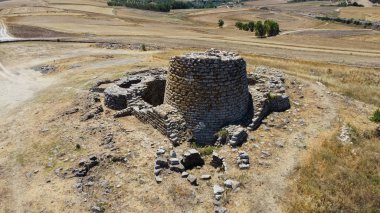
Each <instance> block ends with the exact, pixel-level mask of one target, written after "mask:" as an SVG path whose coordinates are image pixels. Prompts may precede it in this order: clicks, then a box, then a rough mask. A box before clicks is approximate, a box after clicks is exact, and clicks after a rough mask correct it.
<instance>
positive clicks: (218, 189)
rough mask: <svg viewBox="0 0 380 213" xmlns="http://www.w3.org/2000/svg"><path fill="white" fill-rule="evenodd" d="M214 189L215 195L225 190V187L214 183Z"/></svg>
mask: <svg viewBox="0 0 380 213" xmlns="http://www.w3.org/2000/svg"><path fill="white" fill-rule="evenodd" d="M213 191H214V195H221V194H223V192H224V188H223V187H221V186H219V185H214V187H213Z"/></svg>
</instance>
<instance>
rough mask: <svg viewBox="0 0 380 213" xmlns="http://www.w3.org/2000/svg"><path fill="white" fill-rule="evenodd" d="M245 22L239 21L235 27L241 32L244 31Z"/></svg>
mask: <svg viewBox="0 0 380 213" xmlns="http://www.w3.org/2000/svg"><path fill="white" fill-rule="evenodd" d="M243 25H244V24H243V22H241V21H237V22H236V23H235V27H236V28H238V29H239V30H242V29H243Z"/></svg>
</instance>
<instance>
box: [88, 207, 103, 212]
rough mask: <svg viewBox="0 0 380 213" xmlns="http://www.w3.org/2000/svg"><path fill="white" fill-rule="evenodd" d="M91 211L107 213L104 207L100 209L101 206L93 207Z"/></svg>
mask: <svg viewBox="0 0 380 213" xmlns="http://www.w3.org/2000/svg"><path fill="white" fill-rule="evenodd" d="M91 211H92V212H94V213H103V212H105V211H106V210H105V208H104V207H100V206H92V207H91Z"/></svg>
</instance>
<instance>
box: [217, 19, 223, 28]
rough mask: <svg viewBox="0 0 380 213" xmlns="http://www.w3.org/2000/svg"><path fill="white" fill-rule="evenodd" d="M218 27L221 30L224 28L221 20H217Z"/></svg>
mask: <svg viewBox="0 0 380 213" xmlns="http://www.w3.org/2000/svg"><path fill="white" fill-rule="evenodd" d="M218 26H219V27H220V28H223V26H224V21H223V19H219V21H218Z"/></svg>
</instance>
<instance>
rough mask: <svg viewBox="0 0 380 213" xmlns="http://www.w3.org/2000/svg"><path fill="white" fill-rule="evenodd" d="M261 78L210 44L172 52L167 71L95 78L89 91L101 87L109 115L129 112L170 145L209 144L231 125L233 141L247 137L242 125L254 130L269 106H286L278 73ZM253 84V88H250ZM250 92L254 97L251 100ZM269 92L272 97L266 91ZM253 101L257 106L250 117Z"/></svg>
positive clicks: (233, 55) (278, 108)
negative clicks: (198, 50)
mask: <svg viewBox="0 0 380 213" xmlns="http://www.w3.org/2000/svg"><path fill="white" fill-rule="evenodd" d="M259 74H260V73H259ZM267 74H269V75H270V72H269V73H267ZM266 78H269V80H266V81H265V82H267V83H268V82H269V85H266V84H264V83H263V81H261V80H260V77H259V76H257V75H249V76H247V72H246V62H245V61H244V59H243V58H241V57H240V56H239V55H238V54H236V53H232V52H225V51H219V50H214V49H210V50H208V51H206V52H204V53H190V54H185V55H182V56H175V57H173V58H172V59H171V60H170V66H169V70H168V71H166V70H164V69H151V70H143V71H140V72H136V73H133V74H129V75H128V76H126V77H124V78H121V79H117V80H115V81H103V82H98V83H97V84H96V85H95V86H94V87H93V89H92V90H93V91H95V92H104V95H105V105H106V106H107V107H109V108H110V109H114V110H118V111H117V112H116V113H115V114H114V117H121V116H128V115H133V116H135V117H136V118H138V119H139V120H140V121H142V122H144V123H148V124H150V125H152V126H153V127H154V128H156V129H157V130H159V131H160V132H161V133H162V134H164V135H165V136H167V137H168V138H169V139H170V141H171V142H172V143H173V144H174V145H179V144H180V143H182V142H184V141H190V140H195V141H196V143H197V144H199V145H211V144H213V143H214V142H215V141H216V139H217V134H216V133H218V132H219V131H220V130H221V129H222V128H225V129H227V130H228V129H233V131H234V133H233V134H232V135H230V136H229V137H230V138H231V141H232V142H233V144H236V145H238V144H241V143H240V142H239V141H237V140H240V138H242V140H244V139H246V136H247V134H246V133H245V134H242V133H241V131H246V130H245V128H242V127H241V126H248V125H249V126H248V129H256V128H257V126H258V125H259V123H260V121H261V120H262V119H264V118H265V116H266V115H267V114H269V113H270V112H271V111H284V110H286V109H288V108H290V103H289V98H288V97H287V96H286V95H285V94H284V91H285V89H284V88H282V87H283V81H282V80H283V79H282V76H277V75H275V76H274V77H273V78H272V77H265V78H264V79H266ZM102 84H107V85H108V84H111V86H108V87H102ZM252 84H253V85H256V87H254V88H251V87H249V85H252ZM257 86H259V87H260V88H257ZM278 87H281V88H278ZM263 88H264V89H263ZM250 91H251V92H254V93H253V94H254V99H259V100H260V101H259V102H256V103H254V102H253V101H252V96H251V93H250ZM273 91H276V93H274V94H275V96H273V95H271V94H272V93H271V92H273ZM256 92H257V94H256ZM254 106H255V107H257V108H259V111H258V112H256V113H255V119H253V120H252V118H253V116H254V112H253V108H254ZM231 125H232V128H231ZM234 125H241V126H240V127H238V128H236V127H234Z"/></svg>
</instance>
